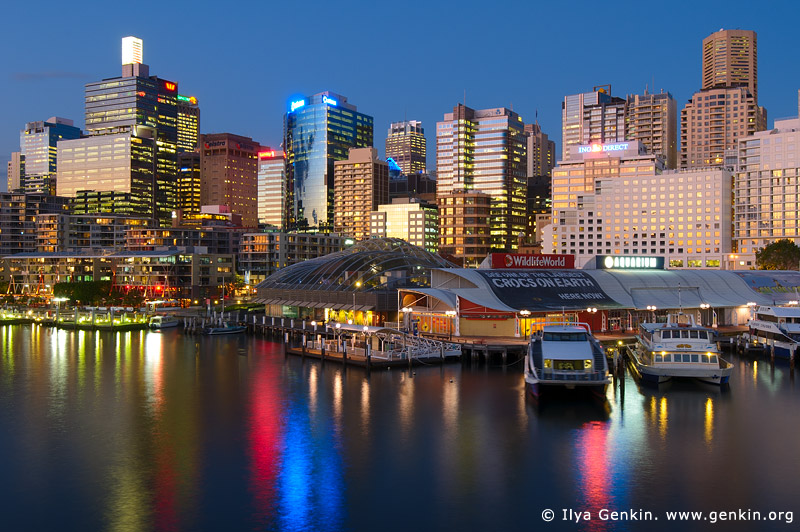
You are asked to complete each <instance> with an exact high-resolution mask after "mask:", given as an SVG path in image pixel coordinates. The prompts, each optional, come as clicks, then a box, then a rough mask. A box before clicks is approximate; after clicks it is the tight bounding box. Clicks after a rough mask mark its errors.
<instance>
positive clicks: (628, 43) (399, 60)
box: [0, 0, 800, 190]
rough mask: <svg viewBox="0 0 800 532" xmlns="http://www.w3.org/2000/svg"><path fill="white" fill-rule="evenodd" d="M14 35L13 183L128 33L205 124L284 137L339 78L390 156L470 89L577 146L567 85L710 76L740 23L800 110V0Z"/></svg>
mask: <svg viewBox="0 0 800 532" xmlns="http://www.w3.org/2000/svg"><path fill="white" fill-rule="evenodd" d="M3 11H4V16H3V19H4V21H5V23H4V24H3V31H2V32H0V54H1V55H0V58H1V59H0V65H2V68H0V76H2V77H3V78H4V79H3V82H2V83H0V178H1V179H0V190H5V186H6V179H5V174H6V161H8V159H9V157H10V154H11V152H12V151H18V150H19V131H20V130H21V129H22V128H23V127H24V125H25V123H26V122H31V121H34V120H45V119H47V118H48V117H50V116H54V115H55V116H63V117H65V118H71V119H73V120H74V121H75V125H77V126H79V127H83V126H84V121H83V89H84V84H85V83H88V82H92V81H98V80H100V79H103V78H110V77H116V76H119V75H120V41H121V38H122V37H124V36H126V35H135V36H137V37H139V38H141V39H143V40H144V62H145V63H147V64H148V65H150V73H151V74H152V75H157V76H159V77H161V78H164V79H169V80H173V81H177V82H178V88H179V92H180V93H181V94H186V95H193V96H196V97H197V98H198V100H199V104H200V109H201V132H203V133H219V132H230V133H235V134H239V135H245V136H250V137H252V138H253V139H254V140H256V141H259V142H261V143H262V144H264V145H269V146H272V147H277V146H278V145H279V144H280V142H281V135H282V117H283V113H284V112H285V110H286V105H287V102H288V99H289V98H290V97H291V96H293V95H297V94H305V95H310V94H313V93H316V92H320V91H323V90H331V91H334V92H337V93H339V94H342V95H344V96H347V98H348V100H349V101H350V102H351V103H353V104H355V105H356V106H358V110H359V111H361V112H365V113H367V114H369V115H372V116H373V117H374V118H375V147H376V148H378V150H379V153H380V154H381V156H383V155H384V154H383V151H384V141H385V138H386V130H387V128H388V126H389V123H390V122H392V121H398V120H403V119H404V118H407V119H409V120H411V119H417V120H422V122H423V126H424V127H425V132H426V136H427V138H428V166H429V167H434V166H435V164H436V148H435V146H436V144H435V127H436V121H438V120H441V119H442V115H443V114H444V113H446V112H450V111H451V110H452V108H453V106H454V105H456V104H457V103H458V102H460V101H462V99H463V98H464V93H465V91H466V104H467V105H468V106H470V107H473V108H476V109H481V108H491V107H501V106H506V107H513V109H514V110H515V111H517V112H518V113H519V114H520V115H521V116H522V118H523V120H525V122H526V123H527V122H533V121H534V119H535V113H536V111H537V110H538V118H539V123H540V124H541V126H542V128H543V130H544V131H545V132H546V133H547V134H549V135H550V138H552V139H553V140H555V141H556V144H557V147H558V149H560V144H561V102H562V100H563V98H564V96H565V95H567V94H575V93H579V92H585V91H590V90H591V89H592V87H593V86H595V85H605V84H611V89H612V94H613V95H614V96H620V97H625V96H626V95H627V94H633V93H642V92H643V91H644V89H645V86H648V87H649V88H650V90H651V91H654V92H657V91H659V90H660V89H664V90H665V91H669V92H671V93H672V95H673V96H674V97H675V99H676V101H677V102H678V109H679V112H680V109H681V108H682V107H683V105H684V103H685V102H686V100H687V99H688V98H690V97H691V95H692V93H693V92H694V91H696V90H697V89H699V88H700V64H701V62H700V44H701V41H702V39H703V38H704V37H706V36H707V35H708V34H710V33H712V32H714V31H717V30H719V29H720V28H724V29H734V28H740V29H751V30H755V31H756V32H757V33H758V52H759V54H758V74H759V80H758V83H759V88H758V92H759V100H760V101H759V103H760V104H761V105H763V106H765V107H766V108H767V112H768V118H769V125H770V127H771V126H772V122H773V120H774V119H775V118H781V117H789V116H797V112H798V110H797V100H798V98H797V90H798V88H800V68H798V65H799V63H798V59H797V58H798V56H800V40H799V39H798V38H797V20H798V15H800V5H798V3H797V2H796V1H795V0H767V1H765V2H761V3H753V2H752V1H751V0H746V1H744V0H726V1H705V0H700V1H697V0H695V1H692V2H684V1H672V2H641V1H636V2H634V1H628V0H619V1H616V2H597V1H592V2H588V1H583V0H572V1H565V2H558V1H547V2H545V1H542V0H527V1H503V0H501V1H497V2H475V1H469V0H464V1H460V2H456V1H449V2H443V1H436V0H427V1H418V0H407V1H401V2H381V1H374V0H373V1H360V0H359V1H355V0H339V1H336V2H334V1H331V2H318V1H316V0H306V1H304V2H294V1H287V2H269V1H262V2H252V1H247V0H242V1H239V2H219V1H218V2H203V1H201V2H193V3H188V2H180V1H178V2H160V1H158V0H156V1H140V2H109V1H108V0H104V1H81V2H64V1H52V0H46V1H35V0H30V1H27V2H11V3H9V5H6V6H4V8H3Z"/></svg>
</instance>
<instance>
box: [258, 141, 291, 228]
mask: <svg viewBox="0 0 800 532" xmlns="http://www.w3.org/2000/svg"><path fill="white" fill-rule="evenodd" d="M258 223H259V224H266V225H271V226H274V227H278V228H281V229H283V228H285V227H286V157H285V156H284V153H283V152H282V151H280V150H273V149H270V148H266V149H264V150H263V151H260V152H258Z"/></svg>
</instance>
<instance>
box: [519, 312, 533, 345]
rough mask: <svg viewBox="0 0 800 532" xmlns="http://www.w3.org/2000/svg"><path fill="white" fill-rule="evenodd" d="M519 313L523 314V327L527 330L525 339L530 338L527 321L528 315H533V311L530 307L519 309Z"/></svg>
mask: <svg viewBox="0 0 800 532" xmlns="http://www.w3.org/2000/svg"><path fill="white" fill-rule="evenodd" d="M519 315H520V316H522V320H523V321H522V329H523V330H524V331H525V340H526V341H527V340H528V327H526V321H527V319H528V317H529V316H530V315H531V311H530V310H528V309H522V310H520V311H519Z"/></svg>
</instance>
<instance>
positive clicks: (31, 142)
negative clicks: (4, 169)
mask: <svg viewBox="0 0 800 532" xmlns="http://www.w3.org/2000/svg"><path fill="white" fill-rule="evenodd" d="M80 137H81V130H80V128H77V127H75V126H74V125H73V122H72V120H67V119H66V118H59V117H55V116H54V117H52V118H48V119H47V120H44V121H39V122H28V123H27V124H25V129H23V130H22V131H21V132H20V136H19V145H20V154H21V157H23V160H24V161H25V167H24V168H25V171H24V173H23V172H21V173H20V183H19V186H20V187H21V188H23V189H24V190H25V191H26V192H32V193H37V194H55V193H56V176H57V168H58V158H57V156H58V150H57V147H58V146H57V145H58V141H59V140H69V139H78V138H80Z"/></svg>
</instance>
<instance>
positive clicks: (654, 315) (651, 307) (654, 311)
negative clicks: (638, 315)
mask: <svg viewBox="0 0 800 532" xmlns="http://www.w3.org/2000/svg"><path fill="white" fill-rule="evenodd" d="M647 310H649V311H650V312H652V313H653V323H655V322H656V310H657V307H656V306H655V305H647Z"/></svg>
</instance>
